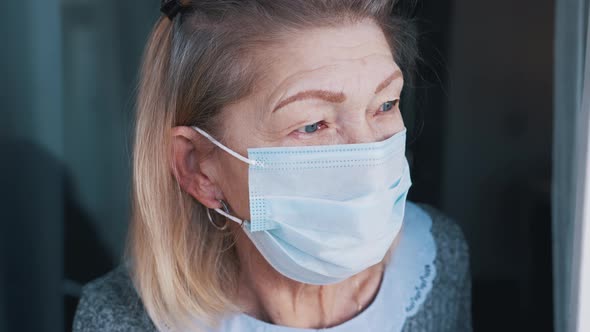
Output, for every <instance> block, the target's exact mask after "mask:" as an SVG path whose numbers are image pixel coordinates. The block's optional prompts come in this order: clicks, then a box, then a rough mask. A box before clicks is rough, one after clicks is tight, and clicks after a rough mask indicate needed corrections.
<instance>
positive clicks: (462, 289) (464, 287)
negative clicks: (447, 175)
mask: <svg viewBox="0 0 590 332" xmlns="http://www.w3.org/2000/svg"><path fill="white" fill-rule="evenodd" d="M419 206H420V207H422V208H423V209H424V210H425V211H426V212H428V214H430V216H431V217H432V234H433V236H434V240H435V243H436V247H437V256H436V260H435V264H436V270H437V275H436V277H435V279H434V283H433V286H432V290H431V291H430V292H429V293H428V295H427V298H426V300H425V301H424V303H423V304H422V307H421V308H420V309H419V311H418V312H417V313H416V314H415V315H414V316H412V317H409V318H408V319H407V320H406V322H405V325H404V327H403V330H402V331H403V332H415V331H421V332H422V331H424V332H426V331H428V332H430V331H436V332H445V331H449V332H451V331H452V332H466V331H471V330H472V328H471V275H470V272H469V253H468V246H467V243H466V241H465V238H464V236H463V233H462V231H461V229H460V228H459V226H458V225H457V224H456V223H455V222H453V221H452V220H451V219H449V218H447V217H445V216H444V215H443V214H442V213H440V212H439V211H437V210H436V209H434V208H433V207H431V206H428V205H424V204H419ZM73 328H74V332H82V331H113V332H116V331H148V332H151V331H156V328H155V327H154V325H153V323H152V321H151V320H150V318H149V316H148V315H147V313H146V311H145V310H144V307H143V305H142V303H141V299H140V298H139V297H138V295H137V292H136V291H135V289H134V287H133V284H132V282H131V280H130V279H129V276H128V274H127V272H126V270H125V269H124V267H123V266H120V267H118V268H117V269H115V270H113V271H111V272H109V273H108V274H106V275H105V276H103V277H101V278H99V279H96V280H94V281H92V282H91V283H89V284H88V285H86V286H85V287H84V289H83V293H82V298H81V299H80V303H79V304H78V309H77V312H76V316H75V318H74V326H73Z"/></svg>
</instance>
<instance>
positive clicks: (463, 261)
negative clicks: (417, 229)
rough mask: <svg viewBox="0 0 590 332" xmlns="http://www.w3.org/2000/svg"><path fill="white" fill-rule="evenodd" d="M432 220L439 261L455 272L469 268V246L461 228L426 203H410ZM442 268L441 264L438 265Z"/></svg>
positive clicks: (432, 230)
mask: <svg viewBox="0 0 590 332" xmlns="http://www.w3.org/2000/svg"><path fill="white" fill-rule="evenodd" d="M410 204H413V205H414V206H415V207H416V208H417V209H418V210H420V211H422V212H423V213H424V214H426V215H428V217H429V218H430V220H431V222H432V225H431V233H432V236H433V238H434V242H435V243H436V251H437V254H436V256H437V259H436V261H437V262H438V261H440V262H444V264H445V265H449V264H450V265H451V266H449V268H452V269H453V270H454V271H455V272H456V271H457V270H456V269H457V268H467V267H468V265H469V245H468V244H467V241H466V239H465V235H464V233H463V230H462V229H461V226H459V224H458V223H457V222H456V221H455V220H454V219H452V218H451V217H449V216H448V215H446V214H445V213H443V212H442V211H440V210H439V209H437V208H435V207H434V206H432V205H429V204H426V203H410ZM437 265H439V268H441V267H440V264H437Z"/></svg>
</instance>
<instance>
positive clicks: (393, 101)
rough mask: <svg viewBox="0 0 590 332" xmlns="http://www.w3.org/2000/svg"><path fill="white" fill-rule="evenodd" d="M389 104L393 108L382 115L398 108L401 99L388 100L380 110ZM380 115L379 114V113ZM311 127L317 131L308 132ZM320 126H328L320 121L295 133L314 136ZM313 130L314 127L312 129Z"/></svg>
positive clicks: (298, 129)
mask: <svg viewBox="0 0 590 332" xmlns="http://www.w3.org/2000/svg"><path fill="white" fill-rule="evenodd" d="M387 103H392V104H393V105H392V106H391V108H390V109H389V110H387V111H384V112H382V113H386V112H389V111H390V110H392V109H394V108H395V107H396V106H398V105H399V98H398V99H394V100H388V101H386V102H384V103H383V104H381V106H379V109H381V107H382V106H383V105H385V104H387ZM378 113H379V112H378ZM310 126H316V127H315V130H313V131H307V129H306V128H307V127H310ZM319 126H323V127H325V126H326V124H325V122H324V121H318V122H314V123H312V124H309V125H305V126H303V127H300V128H297V129H296V130H295V133H296V134H299V135H313V134H315V133H316V132H317V131H318V130H319V128H318V127H319ZM312 128H313V127H312ZM300 129H303V130H304V131H301V130H300Z"/></svg>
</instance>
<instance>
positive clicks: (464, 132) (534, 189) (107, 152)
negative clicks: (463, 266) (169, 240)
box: [0, 0, 555, 332]
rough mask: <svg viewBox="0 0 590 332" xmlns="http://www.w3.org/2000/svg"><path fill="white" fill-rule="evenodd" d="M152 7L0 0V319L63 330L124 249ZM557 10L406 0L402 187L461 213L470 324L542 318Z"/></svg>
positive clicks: (504, 325)
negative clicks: (412, 123) (413, 7)
mask: <svg viewBox="0 0 590 332" xmlns="http://www.w3.org/2000/svg"><path fill="white" fill-rule="evenodd" d="M158 6H159V2H158V1H155V0H151V1H149V2H148V1H145V0H144V1H142V0H127V1H117V0H100V1H97V0H87V1H74V0H63V1H57V0H46V1H36V0H24V1H3V3H2V4H0V10H1V12H2V13H4V14H5V17H4V18H3V20H0V31H2V32H7V33H5V34H4V36H3V37H4V39H3V46H2V48H1V49H2V53H1V54H0V59H1V60H2V61H1V63H0V77H2V79H1V81H0V82H1V83H0V84H2V86H1V87H0V111H1V112H2V117H1V119H2V120H1V121H0V156H1V157H0V158H1V162H0V202H2V203H1V208H0V220H1V223H0V261H2V265H1V267H0V331H63V330H66V331H67V330H70V329H71V320H72V317H73V314H74V310H75V307H76V304H77V296H79V293H80V286H81V285H82V284H84V283H86V282H88V281H90V280H92V279H94V278H96V277H98V276H100V275H102V274H104V273H105V272H107V271H109V270H110V269H112V268H113V267H114V266H116V265H117V264H118V263H119V262H120V258H121V256H122V250H123V246H124V240H125V234H126V228H127V222H128V216H129V176H130V140H131V139H130V137H131V133H132V131H131V128H132V119H133V103H134V93H135V85H136V78H137V70H138V65H139V60H140V56H141V52H142V49H143V46H144V44H145V40H146V38H147V35H148V32H149V30H150V28H151V26H152V24H153V22H154V21H155V20H156V18H157V17H158V15H159V12H158ZM554 14H555V13H554V3H553V1H552V0H521V1H509V0H499V1H483V0H455V1H450V0H425V1H422V2H420V4H419V6H418V8H417V12H416V15H417V19H416V22H417V24H418V28H419V35H420V39H419V40H420V48H421V51H422V56H423V57H424V61H423V63H422V64H421V68H420V69H421V70H420V77H418V79H417V80H416V82H415V83H414V84H413V86H408V89H407V91H406V92H405V93H407V94H408V96H410V97H409V98H407V101H406V102H405V104H404V111H405V112H407V113H408V114H409V115H408V116H409V117H412V116H415V115H416V114H422V117H421V118H419V119H418V120H420V119H422V121H419V122H418V123H419V124H420V125H419V126H418V127H420V128H421V130H416V131H414V133H415V134H414V135H412V136H410V138H411V139H412V138H413V142H412V143H411V144H410V146H409V148H410V153H411V157H412V158H411V160H412V178H413V182H414V185H413V188H412V190H411V195H410V199H411V200H414V201H419V202H427V203H430V204H432V205H434V206H436V207H438V208H440V209H441V210H443V211H444V212H445V213H447V214H448V215H450V216H451V217H453V218H454V219H455V220H457V222H458V223H459V224H460V225H461V226H462V229H463V231H464V233H465V236H466V238H467V240H468V242H469V245H470V251H471V270H472V275H473V323H474V328H475V331H476V332H483V331H498V330H500V331H551V330H553V328H552V324H553V318H552V316H553V312H552V279H551V271H552V263H551V221H550V215H551V214H550V212H551V211H550V181H551V179H550V176H551V139H552V118H553V114H552V113H553V106H552V105H553V97H552V96H553V71H552V70H553V31H554V27H553V21H554ZM410 114H411V115H410ZM418 127H416V128H415V129H420V128H418ZM417 132H419V133H420V134H419V135H417Z"/></svg>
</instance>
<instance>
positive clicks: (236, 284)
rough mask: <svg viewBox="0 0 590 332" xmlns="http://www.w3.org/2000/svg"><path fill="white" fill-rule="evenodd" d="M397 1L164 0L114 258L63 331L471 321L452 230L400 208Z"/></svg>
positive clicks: (288, 331) (450, 327)
mask: <svg viewBox="0 0 590 332" xmlns="http://www.w3.org/2000/svg"><path fill="white" fill-rule="evenodd" d="M395 6H396V4H395V1H394V0H241V1H229V0H206V1H205V0H201V1H193V2H192V3H189V2H184V1H167V2H164V3H163V5H162V11H163V12H164V13H165V15H163V16H162V18H161V19H160V20H159V21H158V22H157V23H156V26H155V28H154V30H153V33H152V35H151V37H150V40H149V43H148V46H147V49H146V52H145V56H144V59H143V67H142V71H141V86H140V90H139V95H138V109H137V124H136V133H135V150H134V168H133V170H134V174H133V177H134V178H133V194H134V204H133V220H132V224H131V228H130V236H129V242H128V259H126V261H125V264H123V265H122V266H121V267H119V268H118V269H116V270H114V271H112V272H111V273H109V274H107V275H106V276H104V277H102V278H100V279H98V280H96V281H94V282H92V283H90V284H89V285H87V286H86V287H85V288H84V292H83V296H82V299H81V301H80V304H79V306H78V311H77V314H76V317H75V321H74V330H75V331H154V330H160V331H284V332H294V331H312V330H315V329H324V330H328V331H334V332H345V331H395V332H397V331H437V332H438V331H470V330H471V315H470V302H471V300H470V291H471V287H470V286H471V283H470V274H469V268H468V266H469V265H468V251H467V245H466V243H465V240H464V238H463V235H462V233H461V230H460V229H459V228H458V226H457V225H456V224H455V223H453V222H452V221H451V220H449V219H447V218H445V217H444V216H442V215H441V214H440V213H439V212H437V211H436V210H434V209H433V208H430V207H428V206H425V205H417V204H413V203H410V202H407V201H406V197H407V193H408V190H409V188H410V186H411V180H410V170H409V165H408V162H407V161H406V158H405V144H406V129H405V126H404V120H403V118H402V114H401V113H400V108H399V106H400V94H401V92H402V87H403V83H404V74H406V78H407V77H408V74H407V73H408V71H409V70H410V69H411V68H412V64H413V60H414V59H413V57H414V56H415V53H416V52H415V49H414V47H415V45H414V43H413V41H412V34H411V32H410V31H408V25H407V24H405V22H404V19H403V18H402V17H401V16H397V15H396V11H395V8H396V7H395Z"/></svg>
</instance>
